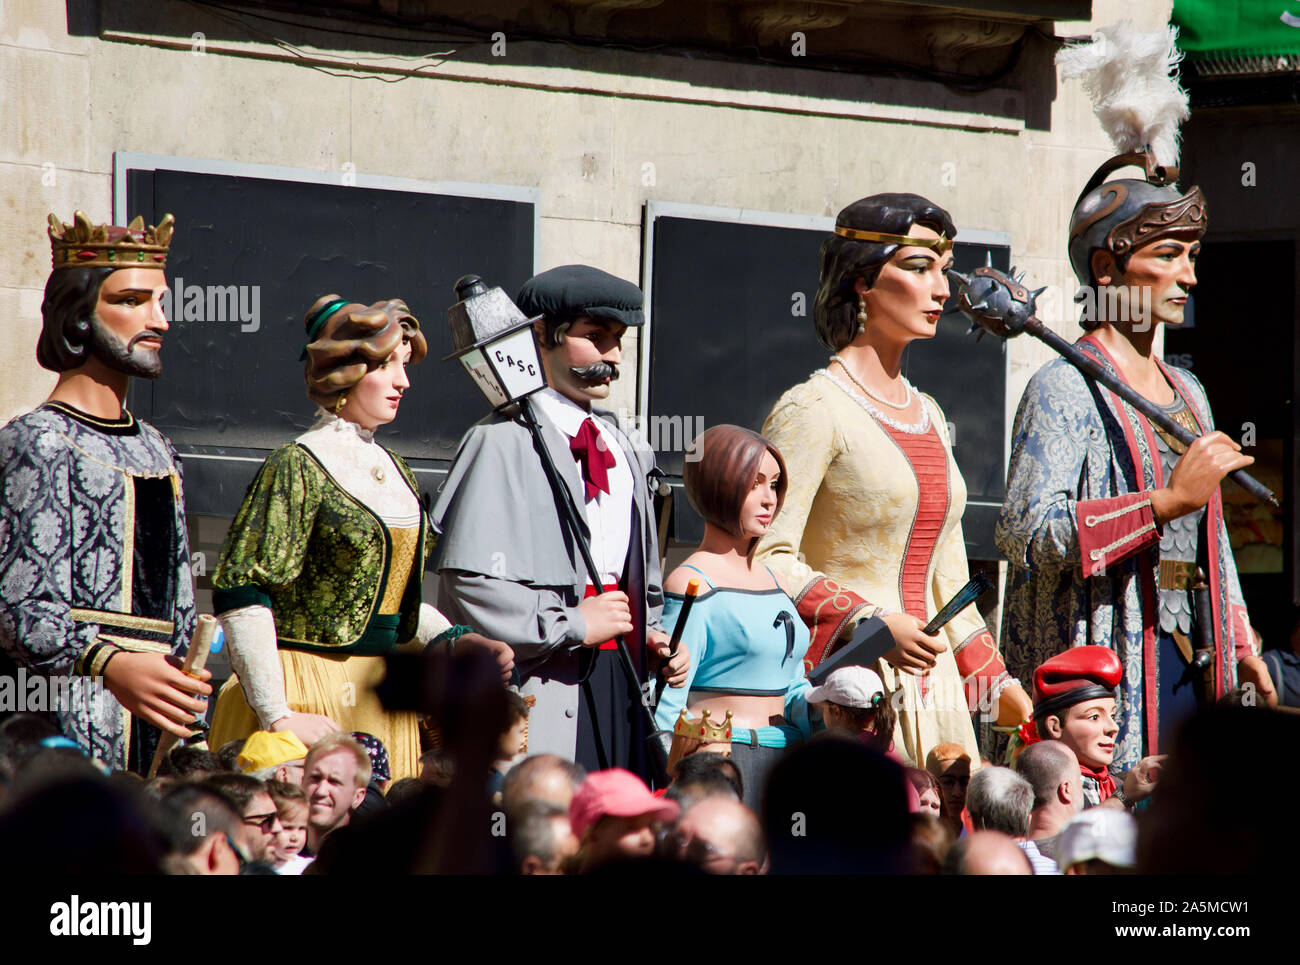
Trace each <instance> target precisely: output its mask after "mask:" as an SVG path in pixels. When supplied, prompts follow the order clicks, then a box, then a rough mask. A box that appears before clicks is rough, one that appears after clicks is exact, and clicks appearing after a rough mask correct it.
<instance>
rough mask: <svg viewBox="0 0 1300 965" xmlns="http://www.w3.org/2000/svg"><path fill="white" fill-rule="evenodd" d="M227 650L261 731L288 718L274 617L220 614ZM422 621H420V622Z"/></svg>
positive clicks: (263, 611)
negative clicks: (276, 643) (228, 649)
mask: <svg viewBox="0 0 1300 965" xmlns="http://www.w3.org/2000/svg"><path fill="white" fill-rule="evenodd" d="M219 618H220V620H221V628H222V630H223V631H224V632H225V634H226V645H227V646H228V647H229V648H230V666H231V667H232V668H233V669H234V671H235V673H236V674H238V675H239V683H240V686H242V687H243V688H244V699H245V700H246V701H248V706H249V707H251V708H252V710H253V713H254V714H256V715H257V719H258V721H259V723H260V724H261V726H262V728H263V729H268V728H269V727H270V726H271V725H272V724H274V723H275V722H276V721H277V720H280V719H281V718H283V717H288V716H289V703H288V701H287V700H286V699H285V696H284V671H283V670H282V669H281V668H280V654H279V652H278V650H277V648H276V645H275V617H274V616H273V615H272V614H271V611H270V610H269V609H267V608H266V607H264V606H260V605H254V606H241V607H239V608H238V609H235V610H227V611H226V612H225V613H222V614H219ZM421 622H423V621H421Z"/></svg>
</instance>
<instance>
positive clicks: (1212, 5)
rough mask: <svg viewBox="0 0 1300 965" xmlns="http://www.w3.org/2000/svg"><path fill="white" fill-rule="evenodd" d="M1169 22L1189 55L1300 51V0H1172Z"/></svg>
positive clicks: (1275, 53) (1192, 57) (1201, 58)
mask: <svg viewBox="0 0 1300 965" xmlns="http://www.w3.org/2000/svg"><path fill="white" fill-rule="evenodd" d="M1170 22H1171V23H1173V25H1174V26H1175V27H1177V28H1178V30H1179V37H1178V46H1179V48H1180V49H1181V50H1183V51H1184V52H1185V53H1186V54H1187V57H1188V59H1190V60H1205V59H1209V58H1214V57H1223V56H1225V55H1229V56H1248V57H1250V56H1269V57H1271V56H1282V55H1287V54H1300V0H1174V12H1173V16H1172V17H1170Z"/></svg>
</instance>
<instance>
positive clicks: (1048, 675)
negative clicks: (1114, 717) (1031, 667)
mask: <svg viewBox="0 0 1300 965" xmlns="http://www.w3.org/2000/svg"><path fill="white" fill-rule="evenodd" d="M1123 675H1124V668H1123V667H1122V666H1121V665H1120V662H1119V657H1118V656H1117V655H1116V653H1115V651H1114V650H1112V649H1110V648H1109V647H1097V646H1087V647H1071V648H1070V649H1069V650H1066V651H1065V652H1064V653H1058V654H1057V655H1056V656H1055V657H1050V658H1048V659H1047V660H1044V661H1043V662H1042V663H1041V664H1039V665H1038V669H1037V670H1035V671H1034V720H1035V721H1041V720H1042V719H1043V718H1044V717H1047V716H1048V715H1049V714H1060V713H1061V712H1062V711H1064V710H1065V709H1066V708H1067V707H1073V706H1074V705H1075V704H1077V703H1080V702H1082V701H1085V700H1090V699H1092V698H1093V697H1117V696H1118V694H1117V693H1116V688H1117V687H1118V686H1119V682H1120V679H1121V678H1122V677H1123Z"/></svg>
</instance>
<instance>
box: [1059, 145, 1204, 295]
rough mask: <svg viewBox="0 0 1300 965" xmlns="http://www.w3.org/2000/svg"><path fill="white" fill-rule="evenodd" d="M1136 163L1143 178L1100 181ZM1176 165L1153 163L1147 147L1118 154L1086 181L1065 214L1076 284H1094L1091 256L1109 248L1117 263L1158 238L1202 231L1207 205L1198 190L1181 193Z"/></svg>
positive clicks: (1191, 234) (1194, 236)
mask: <svg viewBox="0 0 1300 965" xmlns="http://www.w3.org/2000/svg"><path fill="white" fill-rule="evenodd" d="M1130 165H1136V166H1139V167H1142V168H1143V169H1145V171H1146V175H1147V176H1146V178H1145V180H1138V179H1136V178H1123V179H1120V180H1117V181H1106V176H1107V175H1108V174H1110V173H1111V172H1112V171H1115V170H1118V169H1119V168H1123V167H1129V166H1130ZM1177 179H1178V168H1176V167H1173V166H1162V165H1158V164H1156V162H1155V158H1154V156H1153V155H1152V153H1151V152H1150V151H1149V150H1145V151H1139V152H1135V153H1131V154H1119V155H1116V156H1115V157H1113V158H1111V159H1110V160H1109V161H1107V162H1106V163H1105V164H1103V165H1102V166H1101V167H1099V168H1098V169H1097V170H1096V172H1094V173H1093V175H1092V177H1091V178H1090V179H1089V180H1088V184H1087V185H1086V186H1085V187H1084V189H1083V193H1082V194H1080V195H1079V200H1078V201H1077V202H1075V205H1074V214H1073V215H1072V216H1071V218H1070V248H1069V250H1070V265H1071V266H1072V267H1073V268H1074V274H1075V276H1076V277H1077V278H1078V279H1079V283H1080V284H1082V285H1092V284H1095V282H1096V279H1095V278H1093V275H1092V255H1093V252H1095V251H1110V252H1113V253H1114V254H1115V255H1116V256H1117V257H1118V258H1119V259H1120V260H1121V263H1123V262H1124V261H1127V258H1128V256H1129V255H1131V254H1132V253H1133V252H1134V251H1136V250H1137V249H1138V248H1142V247H1145V246H1146V245H1149V244H1151V243H1152V242H1153V241H1156V240H1158V239H1160V238H1168V237H1174V236H1176V237H1179V238H1184V239H1187V238H1193V239H1194V238H1200V237H1201V236H1202V235H1203V234H1205V227H1206V223H1207V217H1208V214H1207V208H1206V203H1205V196H1204V195H1203V194H1201V189H1200V188H1198V187H1193V188H1192V189H1191V190H1189V191H1188V192H1187V193H1186V194H1182V193H1180V192H1179V190H1178V186H1177V185H1176V184H1175V183H1174V182H1175V181H1177Z"/></svg>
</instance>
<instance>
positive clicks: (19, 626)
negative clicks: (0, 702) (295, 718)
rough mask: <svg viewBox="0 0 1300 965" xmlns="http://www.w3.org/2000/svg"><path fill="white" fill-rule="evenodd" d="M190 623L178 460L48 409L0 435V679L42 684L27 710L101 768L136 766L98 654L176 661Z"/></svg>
mask: <svg viewBox="0 0 1300 965" xmlns="http://www.w3.org/2000/svg"><path fill="white" fill-rule="evenodd" d="M196 619H197V618H196V614H195V609H194V583H193V577H192V575H191V570H190V552H189V537H188V534H187V532H186V528H185V507H184V503H183V499H182V496H181V471H180V462H179V460H178V459H177V458H176V451H175V450H174V449H173V448H172V446H171V443H169V442H168V441H167V440H166V439H165V438H164V437H163V436H162V434H161V433H159V432H158V430H157V429H154V428H153V427H152V426H150V425H147V424H146V423H143V422H140V421H138V420H136V419H135V418H134V417H133V416H131V415H130V414H129V413H128V414H127V415H126V416H125V417H124V418H123V419H122V420H121V421H118V422H104V421H100V420H96V419H93V418H91V417H89V416H87V415H85V414H84V413H79V412H78V411H77V410H75V409H72V408H71V407H68V406H63V405H60V404H58V403H47V404H45V405H43V406H41V407H39V408H38V409H36V410H35V411H33V412H29V413H27V414H26V415H22V416H19V417H18V418H16V419H14V420H13V421H11V422H9V423H8V424H7V425H5V426H4V427H3V428H0V646H2V648H3V652H0V676H9V677H10V678H19V677H20V675H19V669H20V668H21V670H22V674H21V678H25V679H28V680H30V679H33V678H40V682H39V684H38V685H36V686H35V687H32V686H31V685H29V689H30V690H31V694H32V695H34V694H35V693H36V692H37V691H42V690H43V691H44V693H43V695H42V700H41V703H42V705H43V706H40V707H36V708H33V707H32V706H31V703H33V702H34V701H28V697H29V695H27V694H25V695H24V701H25V702H26V703H27V707H26V709H29V710H32V709H36V710H38V711H40V712H43V713H45V714H46V715H47V716H48V717H50V719H51V720H52V721H53V722H54V723H55V724H56V725H57V726H58V727H59V729H60V730H61V731H62V732H63V733H64V734H65V735H67V736H68V737H70V738H72V739H73V740H75V741H76V742H77V743H78V744H79V745H80V746H81V747H82V748H83V749H84V750H86V751H87V752H88V753H89V754H90V755H91V756H93V757H95V758H98V759H99V760H101V761H103V762H104V763H105V764H108V765H110V766H112V767H115V768H124V767H126V766H127V763H128V759H129V758H134V759H136V761H137V764H138V763H139V759H140V757H141V755H142V754H145V753H148V752H151V749H149V748H144V747H139V746H136V747H134V748H133V747H131V746H130V744H131V733H132V727H131V716H130V714H128V713H127V712H126V710H125V708H123V707H122V705H121V704H119V703H118V702H117V699H116V698H114V697H113V695H112V694H111V693H109V692H108V690H107V689H106V688H104V687H103V685H102V676H100V675H101V673H102V668H103V664H104V662H105V659H106V658H107V656H108V655H109V654H110V653H111V652H112V648H110V647H105V646H102V644H104V643H106V642H107V643H112V644H116V645H117V646H119V647H123V648H125V649H128V650H133V651H148V652H154V653H173V654H177V655H181V654H183V653H184V652H185V650H186V649H187V648H188V645H189V640H190V637H191V635H192V634H193V632H194V627H195V623H196ZM4 709H11V710H12V709H18V708H17V707H16V706H15V707H11V708H4ZM149 730H150V735H151V736H152V737H154V738H156V735H157V732H156V730H152V728H150V729H149ZM132 751H134V752H135V753H132ZM148 763H149V761H148V760H147V759H145V760H144V761H143V764H144V765H146V766H147V765H148Z"/></svg>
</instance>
